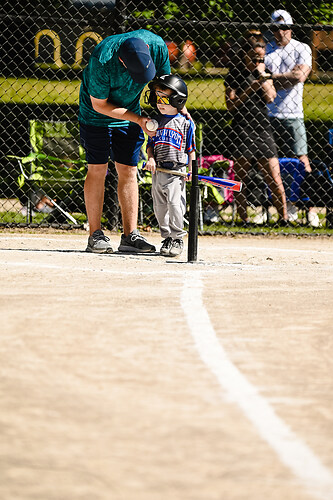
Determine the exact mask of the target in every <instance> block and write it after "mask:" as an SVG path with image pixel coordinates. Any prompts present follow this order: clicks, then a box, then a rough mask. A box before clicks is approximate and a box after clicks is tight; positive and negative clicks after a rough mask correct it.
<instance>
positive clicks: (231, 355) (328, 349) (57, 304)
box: [0, 231, 333, 500]
mask: <svg viewBox="0 0 333 500" xmlns="http://www.w3.org/2000/svg"><path fill="white" fill-rule="evenodd" d="M148 239H149V240H150V241H154V242H155V244H156V245H157V247H159V244H160V238H159V237H158V235H156V234H152V235H151V236H149V237H148ZM86 241H87V235H86V234H83V232H82V233H77V234H69V233H65V234H60V233H59V234H48V233H44V234H41V233H39V234H28V233H27V232H23V233H18V232H6V231H2V232H1V233H0V264H1V265H0V282H1V301H0V308H1V309H0V310H1V344H0V366H1V411H0V422H1V424H0V425H1V441H0V461H1V466H0V475H1V480H0V498H1V500H55V499H56V500H268V499H269V500H309V499H321V500H330V499H333V396H332V394H333V340H332V339H333V306H332V304H333V240H332V239H321V238H316V239H315V238H308V239H306V238H304V239H302V238H300V239H298V238H260V237H252V238H251V237H248V238H246V237H239V238H238V237H236V238H235V237H234V238H227V237H208V236H207V237H200V238H199V250H198V262H197V263H193V264H189V263H187V262H186V253H185V255H184V256H182V257H180V258H178V259H177V260H172V259H166V258H163V257H161V256H159V255H140V256H135V255H134V256H133V255H124V254H117V253H116V254H112V255H106V256H101V255H92V254H87V253H85V252H84V249H85V246H86ZM111 242H112V244H113V245H114V247H115V248H116V247H117V245H118V243H119V235H111Z"/></svg>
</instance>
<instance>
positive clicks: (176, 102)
mask: <svg viewBox="0 0 333 500" xmlns="http://www.w3.org/2000/svg"><path fill="white" fill-rule="evenodd" d="M156 86H159V87H161V88H162V89H163V88H168V89H171V90H172V94H171V95H170V96H169V102H170V104H171V106H173V107H174V108H176V109H177V110H178V111H180V110H181V109H182V108H183V107H184V106H185V103H186V101H187V96H188V92H187V85H186V83H185V82H184V80H182V79H181V78H180V77H179V76H176V75H162V76H159V77H157V78H154V80H152V81H151V82H150V83H149V85H148V87H149V90H147V92H145V95H144V102H145V103H146V104H150V105H151V106H153V107H156V106H157V99H156V93H155V87H156Z"/></svg>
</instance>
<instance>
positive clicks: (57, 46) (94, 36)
mask: <svg viewBox="0 0 333 500" xmlns="http://www.w3.org/2000/svg"><path fill="white" fill-rule="evenodd" d="M43 36H46V37H49V38H51V40H52V43H53V61H54V62H53V63H39V62H37V59H38V57H39V44H40V39H41V38H42V37H43ZM87 38H90V39H91V40H94V41H95V42H96V45H97V44H98V43H100V42H101V41H102V40H103V38H102V36H101V35H99V34H98V33H95V32H94V31H87V32H86V33H83V34H82V35H81V36H79V38H78V39H77V42H76V45H75V62H74V64H72V65H68V64H64V63H63V62H62V60H61V40H60V37H59V35H58V34H57V33H56V32H55V31H53V30H50V29H44V30H41V31H39V32H38V33H37V34H36V36H35V39H34V42H35V58H36V65H37V66H40V67H42V68H52V69H68V68H73V69H81V68H82V61H83V44H84V41H85V40H86V39H87Z"/></svg>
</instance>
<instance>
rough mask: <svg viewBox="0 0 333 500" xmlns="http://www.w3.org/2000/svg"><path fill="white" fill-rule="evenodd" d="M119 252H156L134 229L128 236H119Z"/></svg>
mask: <svg viewBox="0 0 333 500" xmlns="http://www.w3.org/2000/svg"><path fill="white" fill-rule="evenodd" d="M118 250H119V252H136V253H141V252H144V253H152V252H156V248H155V247H154V245H151V244H150V243H148V241H147V240H146V239H145V238H144V237H143V236H141V234H140V233H139V231H138V230H137V229H134V231H132V232H131V233H130V234H129V235H128V236H125V235H124V234H122V235H121V240H120V245H119V247H118Z"/></svg>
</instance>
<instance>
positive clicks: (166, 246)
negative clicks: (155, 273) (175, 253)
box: [160, 236, 172, 255]
mask: <svg viewBox="0 0 333 500" xmlns="http://www.w3.org/2000/svg"><path fill="white" fill-rule="evenodd" d="M171 247H172V238H171V237H170V236H169V237H168V238H165V240H163V241H162V246H161V248H160V254H161V255H169V254H170V249H171Z"/></svg>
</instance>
